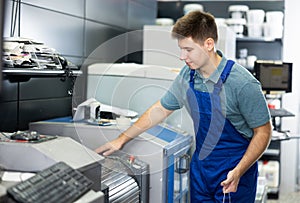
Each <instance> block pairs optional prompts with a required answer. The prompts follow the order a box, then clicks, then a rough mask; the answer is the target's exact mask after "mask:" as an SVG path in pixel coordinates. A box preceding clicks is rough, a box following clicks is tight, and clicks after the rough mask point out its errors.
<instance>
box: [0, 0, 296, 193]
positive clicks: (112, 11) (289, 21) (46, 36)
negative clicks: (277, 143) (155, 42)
mask: <svg viewBox="0 0 300 203" xmlns="http://www.w3.org/2000/svg"><path fill="white" fill-rule="evenodd" d="M193 2H197V3H201V2H215V3H216V4H217V2H218V1H213V0H210V1H193ZM231 2H232V4H237V1H231ZM243 2H250V1H238V3H241V4H242V3H243ZM266 2H269V3H270V4H271V3H272V2H276V1H275V0H274V1H272V0H268V1H266ZM12 3H13V0H7V5H6V11H5V17H6V19H5V23H4V34H3V36H4V37H9V36H10V25H11V22H10V16H11V7H12ZM284 13H285V16H284V37H283V42H282V43H283V61H285V62H292V63H293V91H292V93H287V94H285V95H284V96H283V103H282V105H283V107H284V108H286V109H288V110H289V111H291V112H293V113H294V114H295V117H292V118H285V119H283V121H282V128H283V129H288V130H290V132H291V135H292V136H299V134H300V128H299V122H300V118H299V113H300V109H299V107H300V95H299V94H300V93H299V91H298V90H299V89H300V80H298V76H299V75H300V70H299V68H298V67H299V66H300V57H299V56H298V50H299V47H298V45H297V44H298V41H299V36H300V30H299V29H296V26H297V24H298V19H300V14H299V8H298V3H297V1H294V0H285V1H284ZM213 14H214V15H215V16H217V14H216V13H213ZM156 17H157V2H156V1H155V0H118V1H111V0H63V1H61V0H52V1H46V0H42V1H41V0H22V1H21V16H20V24H18V25H20V26H19V27H18V26H17V28H16V29H17V30H18V29H19V30H20V33H19V34H20V36H21V37H28V38H32V39H35V40H38V41H42V42H44V43H45V44H46V45H48V46H49V47H53V48H55V49H56V50H57V51H58V52H59V53H61V54H62V55H63V56H65V57H66V58H68V59H69V60H70V61H72V62H73V63H75V64H76V65H78V66H81V65H88V64H90V63H93V62H116V61H111V60H112V59H111V58H110V53H113V52H115V51H116V50H117V51H119V52H121V53H122V52H123V53H124V57H122V58H120V59H119V60H118V62H135V63H142V60H141V59H142V52H141V51H137V52H134V51H131V50H142V40H143V39H142V32H140V33H139V34H137V33H136V32H134V34H131V31H134V30H142V29H143V25H151V24H154V23H155V18H156ZM121 34H124V36H125V37H124V38H123V40H122V43H121V44H119V46H118V47H108V48H107V52H106V53H105V55H101V58H97V57H96V55H93V54H92V53H93V51H94V50H95V49H96V48H97V47H98V46H100V45H101V44H103V43H105V42H107V41H108V40H109V39H112V38H114V37H117V36H119V35H121ZM16 36H17V35H16ZM266 51H268V50H266ZM129 52H132V54H129V55H127V54H125V53H129ZM83 71H84V69H83ZM81 88H82V89H81V90H79V92H80V91H82V95H78V97H79V98H78V100H79V101H80V100H82V99H83V98H84V88H85V86H84V81H82V86H81ZM0 108H1V107H0ZM70 111H71V109H70ZM28 116H30V115H28ZM4 117H6V121H5V122H1V123H2V124H0V127H1V128H3V126H4V125H10V124H9V123H11V122H14V121H11V120H7V118H10V117H9V115H5V116H4ZM12 117H13V116H12ZM12 128H13V127H12ZM299 154H300V147H299V141H298V140H297V139H291V140H287V141H283V142H282V145H281V180H280V192H281V193H289V192H293V191H295V190H297V189H300V188H298V186H299V185H298V184H299V182H300V178H299V176H300V168H299V165H300V164H299V162H300V161H299Z"/></svg>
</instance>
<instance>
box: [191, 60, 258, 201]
mask: <svg viewBox="0 0 300 203" xmlns="http://www.w3.org/2000/svg"><path fill="white" fill-rule="evenodd" d="M233 64H234V62H233V61H231V60H228V61H227V64H226V66H225V68H224V70H223V72H222V74H221V76H220V78H219V80H218V82H217V83H216V84H215V85H214V90H213V92H212V93H208V92H200V91H197V90H195V89H194V74H195V70H191V73H190V82H189V83H190V88H189V90H188V91H187V98H188V102H189V105H190V109H191V110H190V111H191V112H190V113H191V116H192V119H193V121H194V130H195V134H196V149H195V152H194V154H193V157H192V160H191V171H190V173H191V174H190V186H191V188H190V190H191V191H190V192H191V193H190V194H191V202H192V203H196V202H197V203H198V202H201V203H202V202H222V201H223V197H224V194H223V191H222V186H221V185H220V184H221V182H222V181H224V180H225V179H226V177H227V174H228V172H229V171H230V170H232V169H233V168H234V167H235V166H236V165H237V164H238V163H239V161H240V159H241V158H242V156H243V155H244V153H245V151H246V149H247V147H248V145H249V141H248V140H247V139H246V138H244V137H243V136H242V135H241V134H240V133H239V132H238V131H237V130H236V129H235V127H234V126H233V125H232V124H231V123H230V121H229V120H228V119H226V117H224V115H223V113H222V110H221V100H220V92H221V89H222V84H223V83H225V81H226V79H227V77H228V75H229V74H230V71H231V68H232V66H233ZM257 173H258V172H257V163H255V164H254V165H252V167H251V168H250V169H249V170H248V171H247V172H246V173H245V174H244V175H243V176H242V177H241V179H240V182H239V185H238V189H237V192H235V193H231V194H230V196H229V195H226V201H225V202H229V197H230V200H231V202H241V203H252V202H254V201H255V194H256V184H257Z"/></svg>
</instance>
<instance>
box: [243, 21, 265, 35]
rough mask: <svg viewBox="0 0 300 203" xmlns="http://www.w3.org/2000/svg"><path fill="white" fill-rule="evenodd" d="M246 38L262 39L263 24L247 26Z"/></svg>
mask: <svg viewBox="0 0 300 203" xmlns="http://www.w3.org/2000/svg"><path fill="white" fill-rule="evenodd" d="M247 28H248V36H249V37H262V36H263V23H260V24H255V23H252V24H250V23H249V24H248V25H247Z"/></svg>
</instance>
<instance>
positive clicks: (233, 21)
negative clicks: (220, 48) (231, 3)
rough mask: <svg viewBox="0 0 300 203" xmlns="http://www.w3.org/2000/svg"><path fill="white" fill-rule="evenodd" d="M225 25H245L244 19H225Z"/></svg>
mask: <svg viewBox="0 0 300 203" xmlns="http://www.w3.org/2000/svg"><path fill="white" fill-rule="evenodd" d="M226 24H228V25H246V19H244V18H227V19H226Z"/></svg>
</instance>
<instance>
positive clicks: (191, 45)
mask: <svg viewBox="0 0 300 203" xmlns="http://www.w3.org/2000/svg"><path fill="white" fill-rule="evenodd" d="M178 46H179V48H180V60H182V61H185V63H186V65H188V66H189V67H190V69H195V70H196V69H199V68H201V67H203V66H204V65H205V63H206V62H207V59H208V57H209V56H208V52H207V50H206V49H205V47H204V46H203V45H200V44H199V43H196V42H195V41H194V40H193V39H192V38H191V37H187V38H183V39H179V40H178Z"/></svg>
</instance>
